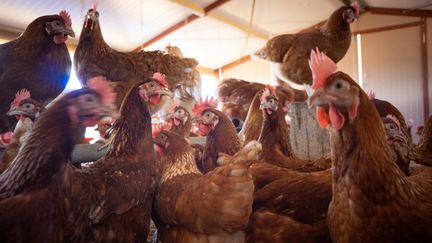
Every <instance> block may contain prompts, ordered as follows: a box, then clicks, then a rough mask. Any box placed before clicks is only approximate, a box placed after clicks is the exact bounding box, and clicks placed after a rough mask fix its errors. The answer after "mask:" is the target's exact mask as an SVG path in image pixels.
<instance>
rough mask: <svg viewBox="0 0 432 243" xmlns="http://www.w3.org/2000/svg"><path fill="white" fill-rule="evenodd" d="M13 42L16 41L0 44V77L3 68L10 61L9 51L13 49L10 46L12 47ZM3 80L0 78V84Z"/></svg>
mask: <svg viewBox="0 0 432 243" xmlns="http://www.w3.org/2000/svg"><path fill="white" fill-rule="evenodd" d="M15 42H16V40H15V41H10V42H7V43H4V44H1V45H0V77H1V75H2V74H3V72H4V71H5V68H6V66H7V64H8V63H9V61H10V54H11V51H12V50H13V49H12V48H13V46H14V44H15ZM3 82H4V80H3V79H0V84H2V83H3Z"/></svg>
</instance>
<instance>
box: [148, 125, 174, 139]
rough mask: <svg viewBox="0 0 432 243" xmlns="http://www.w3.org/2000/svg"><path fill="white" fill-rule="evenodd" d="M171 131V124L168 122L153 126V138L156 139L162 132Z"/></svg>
mask: <svg viewBox="0 0 432 243" xmlns="http://www.w3.org/2000/svg"><path fill="white" fill-rule="evenodd" d="M170 129H171V123H168V122H162V123H159V124H152V137H153V138H155V137H157V135H159V133H160V132H162V131H164V130H166V131H168V130H170Z"/></svg>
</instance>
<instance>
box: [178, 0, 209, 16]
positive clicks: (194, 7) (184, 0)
mask: <svg viewBox="0 0 432 243" xmlns="http://www.w3.org/2000/svg"><path fill="white" fill-rule="evenodd" d="M170 1H171V2H173V3H176V4H178V5H180V6H183V7H185V8H186V9H188V10H191V11H193V12H194V14H196V15H199V16H204V15H205V14H206V13H205V11H204V8H202V7H201V6H200V5H198V4H196V3H194V2H191V1H188V0H170Z"/></svg>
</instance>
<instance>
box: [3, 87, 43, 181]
mask: <svg viewBox="0 0 432 243" xmlns="http://www.w3.org/2000/svg"><path fill="white" fill-rule="evenodd" d="M44 110H45V107H44V106H43V105H41V104H40V103H39V102H37V101H36V100H34V99H32V98H31V97H30V92H28V91H27V90H25V89H24V90H20V91H18V92H17V93H16V94H15V99H14V100H13V101H12V103H11V106H10V109H9V111H8V113H7V115H8V116H15V117H16V118H17V119H18V123H17V125H16V127H15V129H14V133H13V137H12V139H11V141H10V142H9V144H8V145H7V146H6V149H5V151H4V154H3V157H1V161H0V174H1V173H2V172H3V171H4V170H6V168H7V167H9V165H10V163H11V162H12V160H13V159H14V158H15V156H16V155H17V153H18V151H19V149H20V148H21V146H22V144H23V143H24V141H25V140H27V138H28V136H29V134H30V131H31V130H32V128H33V123H34V122H35V120H36V119H37V118H39V116H40V115H41V113H42V112H43V111H44Z"/></svg>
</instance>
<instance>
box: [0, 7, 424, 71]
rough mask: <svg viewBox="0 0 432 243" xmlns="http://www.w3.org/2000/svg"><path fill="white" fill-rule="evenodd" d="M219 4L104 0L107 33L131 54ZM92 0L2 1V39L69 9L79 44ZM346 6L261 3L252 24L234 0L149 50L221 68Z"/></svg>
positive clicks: (110, 41) (102, 11)
mask: <svg viewBox="0 0 432 243" xmlns="http://www.w3.org/2000/svg"><path fill="white" fill-rule="evenodd" d="M214 1H215V0H123V1H117V0H99V1H98V11H99V13H100V25H101V28H102V34H103V36H104V39H105V40H106V42H107V43H108V44H109V45H110V46H111V47H113V48H115V49H117V50H119V51H131V50H133V49H135V48H137V47H138V46H140V45H141V44H143V43H145V42H147V41H148V40H150V39H152V38H153V37H155V36H157V35H158V34H160V33H161V32H163V31H164V30H166V29H168V28H169V27H171V26H173V25H175V24H176V23H178V22H181V21H185V19H186V18H187V17H188V16H189V15H191V14H197V15H199V14H200V13H199V12H200V11H198V10H199V9H198V8H199V7H201V8H204V7H206V6H208V5H210V4H211V3H213V2H214ZM93 2H94V0H62V1H58V0H2V1H0V38H2V35H1V34H2V30H3V31H4V30H8V31H9V32H10V31H15V32H21V31H22V30H23V29H25V27H26V26H27V24H28V23H30V22H31V21H32V20H33V19H35V18H36V17H38V16H41V15H48V14H54V13H58V12H60V11H61V10H63V9H65V10H67V11H69V12H70V13H71V17H72V22H73V24H72V27H73V29H74V31H75V33H76V38H75V40H72V41H71V42H72V43H73V42H75V43H76V42H77V39H78V37H79V33H80V32H81V28H82V24H83V19H84V15H85V14H86V12H87V10H88V9H89V8H90V7H91V6H92V5H93ZM342 2H343V1H341V0H320V1H317V0H257V1H255V6H254V11H253V18H252V22H251V23H250V21H249V20H250V19H251V13H252V8H253V0H232V1H228V2H227V3H225V4H223V5H221V6H219V7H218V8H216V9H215V10H213V11H211V12H210V13H209V14H208V15H207V16H204V15H202V14H201V18H199V19H197V20H195V21H193V22H191V23H190V24H187V25H185V26H184V27H182V28H180V29H178V30H176V31H174V32H172V33H171V34H169V35H167V36H165V37H163V38H162V39H160V40H158V41H156V42H155V43H153V44H151V45H149V46H147V47H145V50H154V49H163V48H164V47H165V46H166V45H168V44H170V45H174V46H178V47H180V49H181V50H182V51H183V54H184V56H187V57H194V58H196V59H197V60H198V61H199V62H200V66H202V67H206V68H210V69H217V68H219V67H221V66H223V65H225V64H227V63H230V62H232V61H234V60H237V59H239V58H240V57H242V56H245V55H247V54H250V53H252V52H254V51H255V50H257V49H258V48H260V47H262V46H263V45H264V44H265V42H266V39H268V38H270V37H272V36H274V35H278V34H282V33H295V32H297V31H300V30H302V29H304V28H307V27H309V26H311V25H314V24H316V23H318V22H320V21H322V20H325V19H326V18H327V17H328V16H329V15H330V14H331V13H332V12H333V11H334V10H335V9H336V8H338V7H340V6H342V5H343V3H342ZM365 2H366V4H367V5H368V6H372V7H386V8H406V9H432V5H431V4H432V3H431V1H428V0H398V1H394V0H366V1H365ZM186 6H189V7H186ZM190 6H195V7H198V8H195V9H194V8H191V7H190ZM197 9H198V10H197ZM227 22H228V23H231V25H230V24H227ZM232 24H234V25H235V26H233V25H232ZM241 29H242V30H241ZM248 30H249V34H248V33H247V32H248Z"/></svg>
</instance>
